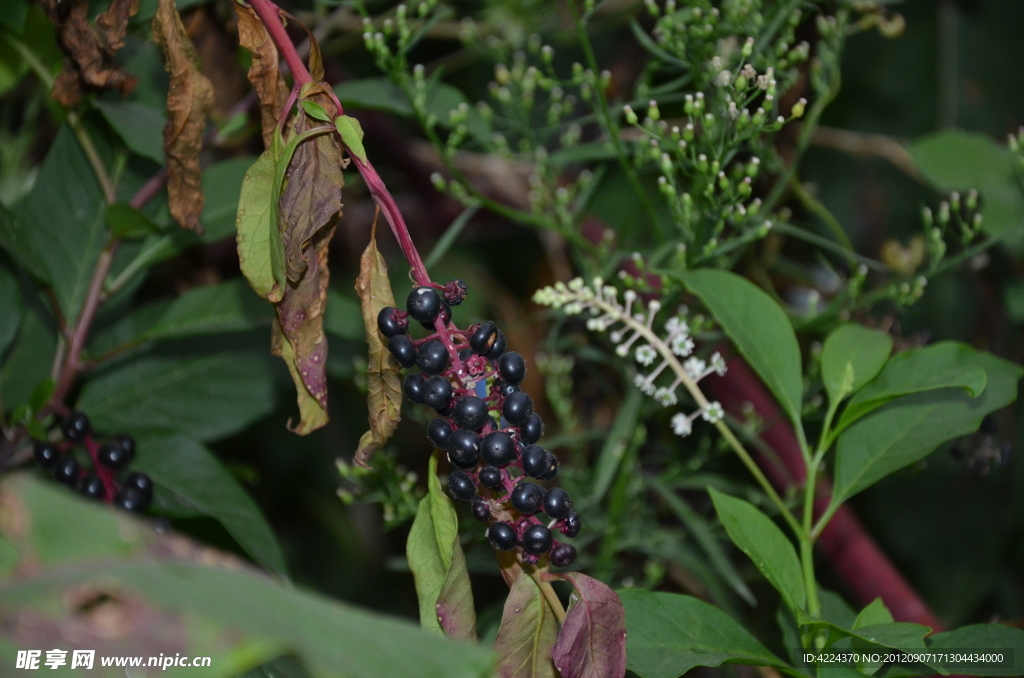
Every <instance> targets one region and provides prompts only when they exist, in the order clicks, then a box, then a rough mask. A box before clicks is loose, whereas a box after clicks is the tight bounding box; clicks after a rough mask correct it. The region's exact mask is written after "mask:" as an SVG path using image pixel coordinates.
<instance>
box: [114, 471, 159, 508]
mask: <svg viewBox="0 0 1024 678" xmlns="http://www.w3.org/2000/svg"><path fill="white" fill-rule="evenodd" d="M121 489H122V490H135V491H136V492H138V493H139V494H141V495H142V496H143V497H145V498H146V501H147V503H148V501H149V500H150V499H152V498H153V481H152V480H150V478H149V476H147V475H146V474H145V473H129V474H128V477H127V478H125V479H124V483H122V485H121Z"/></svg>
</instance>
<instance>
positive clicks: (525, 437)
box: [519, 413, 544, 445]
mask: <svg viewBox="0 0 1024 678" xmlns="http://www.w3.org/2000/svg"><path fill="white" fill-rule="evenodd" d="M542 435H544V422H543V421H542V420H541V418H540V415H539V414H537V413H533V414H531V415H530V418H529V419H527V420H526V423H525V424H523V425H522V426H520V427H519V440H520V441H522V442H523V443H525V444H527V445H532V444H534V443H535V442H537V441H538V440H540V437H541V436H542Z"/></svg>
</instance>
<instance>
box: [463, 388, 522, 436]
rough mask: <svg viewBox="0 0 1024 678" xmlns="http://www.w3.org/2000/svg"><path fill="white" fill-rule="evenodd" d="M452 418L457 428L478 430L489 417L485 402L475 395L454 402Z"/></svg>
mask: <svg viewBox="0 0 1024 678" xmlns="http://www.w3.org/2000/svg"><path fill="white" fill-rule="evenodd" d="M452 418H453V419H454V420H455V423H456V424H458V425H459V428H465V429H469V430H471V431H479V430H480V429H482V428H483V427H484V424H486V423H487V422H488V421H489V420H490V418H491V417H490V415H489V414H488V413H487V404H486V403H485V402H484V401H482V400H480V399H479V398H477V397H476V396H464V397H462V398H459V399H458V400H457V401H456V402H455V407H454V408H453V410H452ZM510 442H511V441H510Z"/></svg>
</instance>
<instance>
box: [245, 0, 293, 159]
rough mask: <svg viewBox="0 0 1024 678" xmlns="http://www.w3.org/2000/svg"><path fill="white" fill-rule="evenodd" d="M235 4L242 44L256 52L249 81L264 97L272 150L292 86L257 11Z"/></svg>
mask: <svg viewBox="0 0 1024 678" xmlns="http://www.w3.org/2000/svg"><path fill="white" fill-rule="evenodd" d="M231 4H232V5H234V7H235V12H237V13H238V41H239V43H240V44H241V45H242V47H244V48H245V49H247V50H249V52H251V53H252V65H251V66H250V67H249V81H250V82H251V83H252V86H253V89H255V90H256V94H257V95H258V96H259V98H260V123H261V124H262V126H263V146H264V148H269V147H270V139H271V136H272V135H273V132H274V126H275V125H276V124H277V121H278V118H280V117H281V113H282V111H283V110H284V104H285V102H286V101H287V100H288V85H287V84H285V81H284V76H282V75H281V70H280V59H279V57H278V53H277V47H276V46H275V45H274V41H273V40H271V39H270V35H269V34H268V33H267V29H266V27H265V26H264V25H263V22H262V21H260V19H259V17H258V16H257V15H256V12H255V11H254V10H253V9H252V8H251V7H249V6H246V5H243V4H242V3H240V2H233V3H231Z"/></svg>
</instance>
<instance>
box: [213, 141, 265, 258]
mask: <svg viewBox="0 0 1024 678" xmlns="http://www.w3.org/2000/svg"><path fill="white" fill-rule="evenodd" d="M255 160H256V158H253V157H252V156H243V157H241V158H231V159H230V160H224V161H221V162H218V163H217V164H215V165H210V166H209V167H208V168H206V170H205V171H204V172H203V196H205V198H206V201H205V202H204V203H203V215H202V217H200V219H199V220H200V221H201V222H202V224H203V228H204V229H205V230H204V231H203V235H202V239H203V241H204V242H212V241H215V240H220V239H222V238H227V237H228V236H232V235H234V233H235V214H236V213H237V212H238V196H239V195H241V192H242V180H243V179H244V178H245V173H246V172H247V171H248V170H249V168H250V167H252V166H253V162H255Z"/></svg>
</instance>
